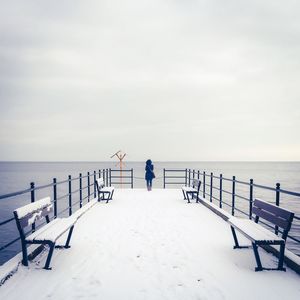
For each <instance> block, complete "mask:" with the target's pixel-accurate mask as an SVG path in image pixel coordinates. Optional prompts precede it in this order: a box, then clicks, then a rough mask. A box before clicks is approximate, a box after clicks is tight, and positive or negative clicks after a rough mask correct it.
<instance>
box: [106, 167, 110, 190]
mask: <svg viewBox="0 0 300 300" xmlns="http://www.w3.org/2000/svg"><path fill="white" fill-rule="evenodd" d="M108 180H109V177H108V169H106V186H108Z"/></svg>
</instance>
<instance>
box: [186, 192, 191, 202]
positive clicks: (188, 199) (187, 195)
mask: <svg viewBox="0 0 300 300" xmlns="http://www.w3.org/2000/svg"><path fill="white" fill-rule="evenodd" d="M186 198H187V201H188V203H191V201H190V197H189V193H188V192H186Z"/></svg>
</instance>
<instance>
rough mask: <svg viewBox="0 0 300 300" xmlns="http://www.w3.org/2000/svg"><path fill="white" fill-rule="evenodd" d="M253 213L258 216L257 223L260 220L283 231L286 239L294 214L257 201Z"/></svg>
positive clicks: (283, 236)
mask: <svg viewBox="0 0 300 300" xmlns="http://www.w3.org/2000/svg"><path fill="white" fill-rule="evenodd" d="M252 212H253V213H254V214H255V215H256V217H255V222H256V223H257V222H258V220H259V219H260V218H262V219H265V220H266V221H268V222H270V223H273V224H274V225H277V226H278V227H279V228H282V229H283V232H282V238H283V239H286V238H287V235H288V232H289V230H290V229H291V225H292V222H293V218H294V213H293V212H291V211H289V210H286V209H284V208H281V207H278V206H276V205H274V204H270V203H268V202H265V201H262V200H260V199H255V200H254V203H253V208H252Z"/></svg>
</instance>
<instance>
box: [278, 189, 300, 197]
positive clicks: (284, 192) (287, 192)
mask: <svg viewBox="0 0 300 300" xmlns="http://www.w3.org/2000/svg"><path fill="white" fill-rule="evenodd" d="M279 192H280V193H283V194H286V195H291V196H296V197H300V193H297V192H291V191H287V190H282V189H279Z"/></svg>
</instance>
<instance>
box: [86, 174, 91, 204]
mask: <svg viewBox="0 0 300 300" xmlns="http://www.w3.org/2000/svg"><path fill="white" fill-rule="evenodd" d="M87 185H88V202H90V193H91V191H90V172H87Z"/></svg>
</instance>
